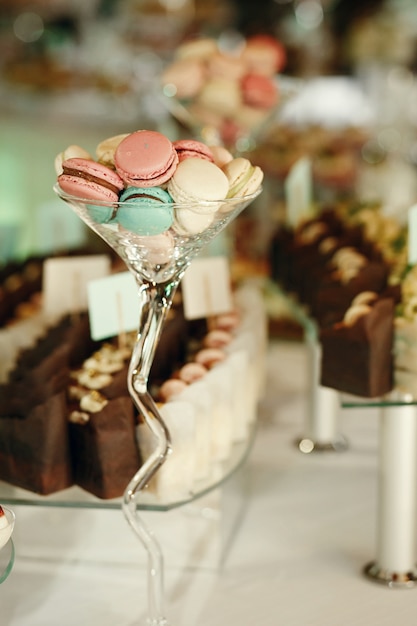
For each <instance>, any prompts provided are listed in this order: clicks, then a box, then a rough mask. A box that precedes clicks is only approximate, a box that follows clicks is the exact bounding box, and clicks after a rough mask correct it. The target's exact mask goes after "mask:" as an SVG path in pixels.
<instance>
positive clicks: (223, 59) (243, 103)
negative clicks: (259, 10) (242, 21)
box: [161, 34, 286, 145]
mask: <svg viewBox="0 0 417 626" xmlns="http://www.w3.org/2000/svg"><path fill="white" fill-rule="evenodd" d="M285 64H286V51H285V48H284V46H283V45H282V43H281V42H280V41H278V40H277V39H276V38H275V37H272V36H270V35H266V34H262V35H261V34H260V35H254V36H251V37H249V38H248V39H246V40H243V42H242V43H241V44H240V45H238V46H237V47H236V49H233V50H232V51H224V50H222V49H221V48H220V46H219V43H218V42H217V41H216V40H215V39H211V38H202V39H195V40H191V41H187V42H184V43H183V44H182V45H180V46H179V47H178V48H177V50H176V53H175V56H174V59H173V61H172V62H171V63H170V64H169V65H168V66H167V67H166V68H165V70H164V72H163V73H162V77H161V80H162V85H163V91H164V93H165V95H167V96H170V97H171V98H172V97H175V98H176V99H177V100H179V101H180V102H181V103H182V104H183V105H184V106H186V108H187V110H188V112H189V113H190V115H191V116H192V117H193V118H194V119H195V120H196V121H198V122H199V124H200V125H207V126H211V127H214V128H216V129H217V130H218V132H219V134H220V137H221V139H222V141H223V143H224V144H225V145H234V143H235V142H236V139H237V138H239V136H242V135H243V134H247V133H248V132H251V131H252V130H254V129H256V128H257V127H259V126H260V125H261V124H262V123H263V122H264V121H265V119H266V118H267V116H268V115H270V114H271V110H273V109H274V108H275V107H276V105H277V104H278V102H279V97H280V94H279V89H278V83H277V80H276V75H277V74H279V73H280V72H281V71H282V70H283V68H284V66H285Z"/></svg>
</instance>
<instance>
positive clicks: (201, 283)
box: [181, 256, 233, 320]
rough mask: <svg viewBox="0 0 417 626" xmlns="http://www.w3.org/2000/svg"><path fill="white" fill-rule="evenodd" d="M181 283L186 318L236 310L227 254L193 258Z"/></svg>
mask: <svg viewBox="0 0 417 626" xmlns="http://www.w3.org/2000/svg"><path fill="white" fill-rule="evenodd" d="M181 285H182V295H183V305H184V315H185V317H186V319H189V320H192V319H199V318H203V317H211V316H213V315H219V314H221V313H228V312H229V311H231V310H232V309H233V299H232V289H231V278H230V267H229V261H228V259H227V257H223V256H216V257H207V258H205V257H203V258H197V259H194V261H193V262H192V263H191V265H190V267H189V268H188V269H187V271H186V272H185V274H184V276H183V279H182V283H181Z"/></svg>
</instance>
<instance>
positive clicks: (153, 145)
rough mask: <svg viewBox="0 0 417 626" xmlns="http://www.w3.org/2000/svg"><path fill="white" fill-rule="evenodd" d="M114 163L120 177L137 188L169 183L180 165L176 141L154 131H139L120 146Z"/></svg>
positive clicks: (129, 136)
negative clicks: (173, 142)
mask: <svg viewBox="0 0 417 626" xmlns="http://www.w3.org/2000/svg"><path fill="white" fill-rule="evenodd" d="M114 162H115V167H116V171H117V173H118V174H119V176H120V177H121V178H122V179H123V180H124V181H125V183H127V184H128V185H132V186H134V187H156V186H158V185H163V184H164V183H166V182H167V181H168V180H169V179H170V178H171V176H172V175H173V173H174V172H175V169H176V167H177V165H178V154H177V151H176V150H175V148H174V146H173V144H172V141H170V140H169V139H168V137H165V135H163V134H162V133H159V132H158V131H154V130H138V131H136V132H134V133H131V134H130V135H128V136H127V137H126V138H125V139H123V140H122V141H121V142H120V144H119V145H118V147H117V149H116V152H115V156H114Z"/></svg>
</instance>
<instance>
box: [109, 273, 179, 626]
mask: <svg viewBox="0 0 417 626" xmlns="http://www.w3.org/2000/svg"><path fill="white" fill-rule="evenodd" d="M135 278H136V280H137V282H138V285H139V297H140V318H139V331H138V334H137V337H136V342H135V346H134V348H133V352H132V357H131V361H130V366H129V373H128V389H129V393H130V395H131V397H132V400H133V402H134V403H135V405H136V408H137V409H138V411H139V413H140V414H141V415H142V417H143V419H144V421H145V423H146V424H147V426H148V427H149V428H150V429H151V431H152V433H153V434H154V435H155V442H156V447H155V450H154V452H153V453H152V455H151V456H150V457H149V458H148V459H147V460H146V461H145V462H144V463H143V465H142V466H141V467H140V469H139V470H138V472H136V474H135V475H134V476H133V478H132V479H131V481H130V482H129V484H128V486H127V487H126V490H125V492H124V496H123V504H122V508H123V513H124V515H125V517H126V519H127V521H128V523H129V525H130V526H131V528H132V529H133V531H134V532H135V534H136V535H137V536H138V537H139V539H140V540H141V541H142V543H143V545H144V547H145V549H146V551H147V553H148V605H149V606H148V619H147V623H148V624H149V625H150V626H165V625H167V624H168V622H167V620H166V618H165V617H164V606H163V604H164V589H163V587H164V585H163V556H162V552H161V548H160V546H159V543H158V541H157V540H156V538H155V536H154V534H153V533H152V532H151V531H150V530H149V529H148V528H147V526H146V524H145V523H144V522H143V520H142V519H141V518H140V516H139V515H138V512H137V504H136V499H135V496H136V494H137V493H139V492H140V491H141V489H143V488H144V487H145V486H146V485H147V484H148V483H149V481H150V479H151V478H152V476H153V475H154V474H155V473H156V472H157V471H158V469H159V468H160V466H161V465H162V464H163V463H164V462H165V460H166V458H167V457H168V455H169V454H170V452H171V440H170V434H169V431H168V430H167V428H166V426H165V424H164V422H163V420H162V418H161V416H160V414H159V411H158V409H157V407H156V405H155V403H154V401H153V399H152V397H151V396H150V394H149V393H148V378H149V372H150V369H151V366H152V362H153V358H154V355H155V350H156V347H157V345H158V341H159V338H160V335H161V332H162V327H163V324H164V321H165V318H166V314H167V312H168V310H169V308H170V306H171V304H172V298H173V296H174V293H175V290H176V288H177V286H178V283H179V280H180V277H178V278H176V279H175V280H171V281H169V282H168V283H163V284H155V283H152V282H148V281H143V280H142V279H141V278H140V277H138V276H135Z"/></svg>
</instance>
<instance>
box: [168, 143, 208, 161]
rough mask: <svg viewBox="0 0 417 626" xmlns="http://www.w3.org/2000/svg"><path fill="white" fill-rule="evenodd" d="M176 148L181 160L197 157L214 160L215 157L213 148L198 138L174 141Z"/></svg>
mask: <svg viewBox="0 0 417 626" xmlns="http://www.w3.org/2000/svg"><path fill="white" fill-rule="evenodd" d="M173 145H174V148H175V150H176V151H177V154H178V159H179V162H180V163H181V161H183V160H184V159H189V158H192V157H195V158H197V159H205V160H206V161H211V162H212V163H213V162H214V157H213V153H212V151H211V149H210V148H209V147H208V146H206V144H205V143H202V142H201V141H197V140H196V139H178V140H177V141H174V142H173Z"/></svg>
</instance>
